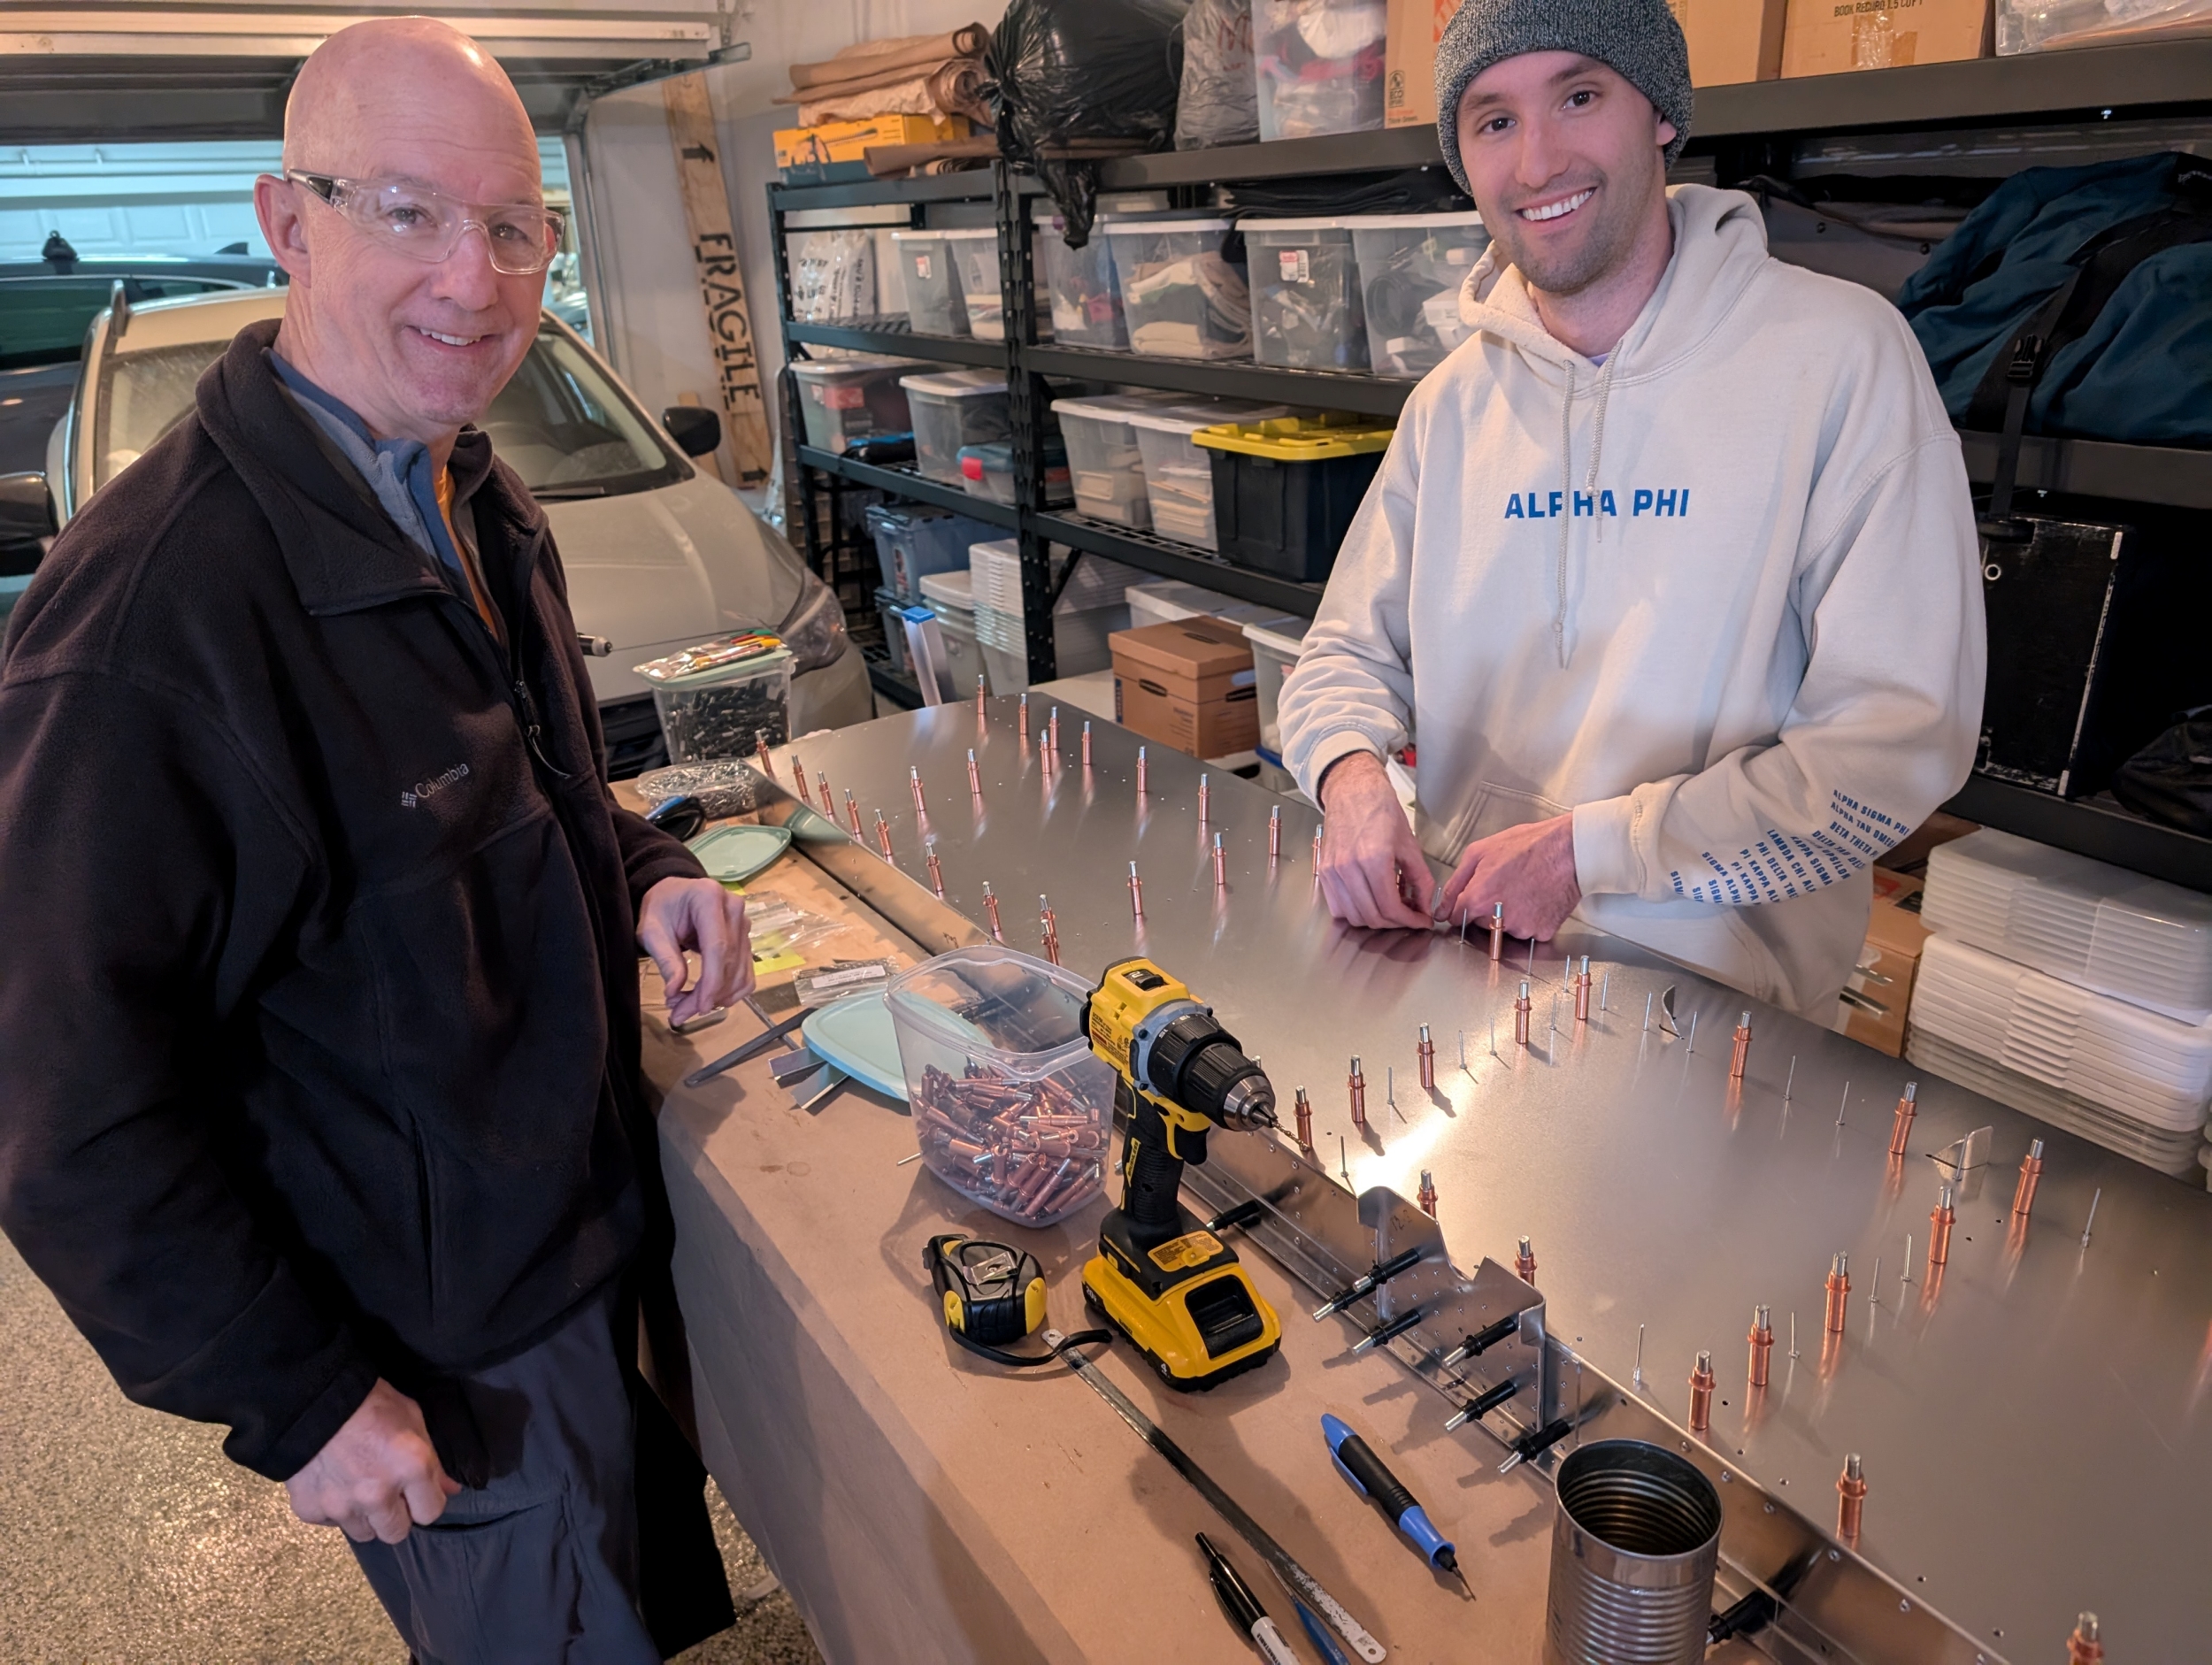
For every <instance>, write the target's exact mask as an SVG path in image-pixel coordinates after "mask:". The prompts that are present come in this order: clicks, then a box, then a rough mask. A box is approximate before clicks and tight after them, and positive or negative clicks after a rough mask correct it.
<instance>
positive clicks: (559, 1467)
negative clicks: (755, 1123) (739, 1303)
mask: <svg viewBox="0 0 2212 1665" xmlns="http://www.w3.org/2000/svg"><path fill="white" fill-rule="evenodd" d="M633 1314H634V1308H631V1307H629V1306H628V1305H627V1304H626V1303H621V1302H618V1301H617V1300H616V1298H615V1297H614V1296H613V1295H612V1294H609V1295H608V1296H606V1297H605V1298H603V1299H601V1300H596V1301H590V1302H588V1303H587V1304H586V1306H585V1307H584V1308H582V1309H581V1310H580V1311H579V1312H578V1313H577V1314H576V1316H574V1317H572V1318H571V1319H570V1320H569V1322H568V1323H567V1324H565V1325H563V1326H562V1328H561V1329H559V1330H557V1331H555V1332H554V1333H553V1334H552V1335H551V1336H549V1337H548V1338H547V1339H545V1340H543V1341H541V1342H540V1343H539V1344H538V1345H537V1346H536V1347H532V1348H531V1349H530V1350H529V1351H528V1352H526V1353H522V1354H518V1355H516V1356H515V1357H514V1358H511V1359H509V1360H508V1361H507V1362H504V1363H503V1364H498V1365H495V1366H493V1367H492V1368H490V1369H489V1370H483V1371H480V1372H479V1373H478V1374H477V1375H475V1376H472V1377H467V1378H466V1379H465V1380H463V1381H461V1382H459V1383H457V1384H451V1385H449V1391H450V1392H451V1393H453V1394H455V1395H457V1398H458V1400H461V1401H463V1402H464V1403H465V1407H466V1412H467V1413H468V1415H469V1417H470V1420H472V1422H473V1423H474V1432H475V1434H476V1435H478V1436H480V1439H481V1442H482V1446H481V1449H482V1459H483V1462H482V1466H483V1468H484V1469H485V1471H486V1472H485V1474H484V1475H482V1476H480V1478H484V1479H485V1484H483V1485H479V1486H472V1487H470V1489H468V1490H466V1491H464V1492H460V1493H459V1494H458V1495H457V1496H456V1497H454V1498H453V1499H452V1500H450V1501H449V1502H448V1503H447V1504H446V1507H445V1513H444V1514H443V1515H440V1516H439V1517H438V1520H437V1522H436V1523H434V1524H433V1525H430V1526H418V1527H416V1528H415V1529H414V1530H413V1531H411V1532H409V1533H408V1534H407V1536H406V1538H404V1539H403V1540H402V1541H401V1542H399V1543H397V1544H381V1543H367V1544H355V1545H354V1546H353V1553H354V1555H355V1557H356V1558H357V1560H358V1561H360V1563H361V1569H362V1571H364V1572H365V1573H366V1574H367V1575H368V1578H369V1584H370V1585H371V1587H372V1588H373V1589H374V1590H375V1592H376V1595H377V1600H380V1601H381V1602H382V1603H383V1604H384V1610H385V1611H386V1612H387V1613H388V1614H390V1615H391V1617H392V1623H394V1624H395V1625H396V1626H397V1627H398V1629H399V1633H400V1636H401V1637H402V1638H403V1639H404V1640H405V1642H406V1643H407V1646H409V1647H410V1648H411V1649H413V1650H414V1654H415V1658H416V1659H417V1660H418V1661H420V1665H538V1662H539V1661H560V1662H561V1665H660V1659H661V1652H660V1649H659V1648H658V1647H657V1646H654V1643H653V1638H652V1636H651V1634H650V1633H649V1631H648V1630H647V1628H646V1624H645V1621H644V1620H643V1619H642V1618H641V1617H640V1615H639V1601H638V1506H637V1483H636V1431H635V1428H634V1413H633V1410H632V1406H631V1400H630V1387H629V1380H628V1377H626V1374H625V1372H624V1370H623V1368H622V1364H621V1362H620V1360H619V1359H618V1356H617V1354H616V1351H615V1347H616V1336H615V1331H616V1328H617V1324H618V1317H623V1318H628V1319H629V1321H630V1322H629V1325H628V1327H629V1331H630V1338H629V1339H630V1345H631V1346H632V1347H635V1345H636V1340H635V1338H636V1324H635V1320H634V1316H632V1315H633ZM458 1409H459V1407H458V1406H449V1407H448V1408H445V1409H444V1410H443V1412H442V1415H443V1416H445V1417H448V1418H449V1417H450V1416H452V1415H453V1414H454V1413H455V1412H456V1411H457V1410H458ZM440 1420H441V1414H440V1413H438V1412H434V1413H433V1414H432V1433H433V1436H434V1438H437V1439H438V1444H439V1446H440V1449H441V1451H442V1452H444V1451H447V1450H448V1446H449V1441H448V1440H447V1439H445V1438H443V1437H441V1436H440V1429H439V1427H438V1423H439V1421H440ZM452 1464H453V1458H452V1456H451V1455H450V1454H448V1466H449V1468H450V1467H451V1466H452ZM454 1477H455V1478H456V1479H464V1480H465V1477H464V1476H463V1475H461V1474H458V1473H457V1474H456V1475H455V1476H454Z"/></svg>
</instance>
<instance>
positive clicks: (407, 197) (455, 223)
mask: <svg viewBox="0 0 2212 1665" xmlns="http://www.w3.org/2000/svg"><path fill="white" fill-rule="evenodd" d="M284 178H285V179H287V180H289V181H290V182H291V183H293V184H295V185H297V186H300V187H302V188H304V189H306V190H309V191H311V192H312V193H313V194H314V195H315V196H318V197H319V198H321V200H322V201H323V202H325V203H328V204H329V205H330V206H331V207H332V208H334V209H336V210H337V211H338V212H340V213H341V214H343V215H344V216H345V217H346V218H347V219H349V220H351V221H352V222H353V223H354V224H355V225H356V226H359V227H360V228H361V230H362V231H363V232H364V233H365V234H367V235H368V236H370V237H372V238H373V239H374V240H375V241H376V242H380V243H381V244H383V245H384V246H385V247H386V248H388V249H397V250H398V251H399V252H400V253H401V254H403V255H406V256H408V257H410V258H411V259H416V260H420V261H423V262H425V263H426V264H427V265H436V264H437V263H438V262H439V261H441V260H443V259H444V258H445V257H447V256H448V255H449V254H451V253H452V252H453V250H454V248H455V247H456V245H457V244H458V243H459V242H460V241H461V237H462V234H464V233H465V232H466V231H467V230H468V229H469V228H470V227H471V226H474V227H475V228H476V229H477V230H479V231H480V232H482V233H483V234H484V242H485V244H486V246H487V247H488V248H489V249H490V250H491V257H492V269H493V270H494V271H495V272H505V273H506V274H507V275H508V276H510V277H518V278H519V277H527V276H529V275H531V274H532V273H533V272H542V271H544V270H545V268H546V267H547V265H549V264H550V263H551V261H552V258H553V254H554V251H555V250H556V249H558V248H559V247H560V242H561V226H562V224H563V223H564V222H563V221H562V219H561V216H560V214H559V212H558V211H557V210H554V209H550V208H540V207H538V206H537V205H536V204H534V203H499V204H495V205H492V206H488V207H487V206H485V205H483V204H480V203H464V202H460V201H457V199H455V198H453V197H450V196H445V195H444V194H443V193H442V192H439V191H433V190H426V189H425V188H423V187H421V186H419V185H411V184H409V183H407V182H406V181H404V180H342V179H338V178H336V177H334V175H331V174H328V173H305V172H303V170H301V169H298V168H287V169H286V170H285V171H284Z"/></svg>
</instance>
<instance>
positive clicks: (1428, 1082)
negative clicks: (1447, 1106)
mask: <svg viewBox="0 0 2212 1665" xmlns="http://www.w3.org/2000/svg"><path fill="white" fill-rule="evenodd" d="M1420 1053H1421V1090H1422V1091H1423V1092H1424V1093H1433V1092H1435V1091H1436V1043H1435V1042H1434V1041H1432V1040H1430V1039H1429V1026H1428V1025H1427V1024H1422V1025H1421V1048H1420ZM1432 1212H1433V1210H1432Z"/></svg>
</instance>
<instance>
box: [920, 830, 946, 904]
mask: <svg viewBox="0 0 2212 1665" xmlns="http://www.w3.org/2000/svg"><path fill="white" fill-rule="evenodd" d="M922 853H923V855H925V856H927V857H928V860H929V887H930V888H931V889H932V890H933V891H935V892H936V893H937V900H938V901H939V902H942V901H944V899H945V870H944V869H943V868H941V867H940V866H938V864H937V840H935V839H933V838H931V839H924V840H922Z"/></svg>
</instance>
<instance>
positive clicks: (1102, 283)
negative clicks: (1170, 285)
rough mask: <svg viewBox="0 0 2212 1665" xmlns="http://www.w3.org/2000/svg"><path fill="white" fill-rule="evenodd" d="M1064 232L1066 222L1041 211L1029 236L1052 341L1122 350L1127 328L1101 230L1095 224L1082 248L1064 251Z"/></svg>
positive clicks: (1111, 255) (1110, 254) (1111, 253)
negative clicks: (1048, 303) (1045, 296)
mask: <svg viewBox="0 0 2212 1665" xmlns="http://www.w3.org/2000/svg"><path fill="white" fill-rule="evenodd" d="M1066 229H1067V221H1066V220H1064V219H1062V218H1061V217H1060V216H1059V215H1057V214H1054V213H1040V214H1038V215H1037V216H1036V222H1035V226H1034V228H1033V231H1032V232H1031V235H1030V242H1031V249H1032V251H1033V254H1034V256H1035V258H1036V265H1037V266H1038V269H1039V270H1040V271H1041V272H1043V274H1044V280H1045V290H1046V293H1047V294H1048V295H1049V296H1050V297H1051V311H1052V334H1053V339H1054V340H1056V341H1059V342H1060V343H1061V344H1062V345H1064V346H1070V347H1105V348H1111V349H1117V350H1118V349H1125V348H1126V347H1127V346H1128V345H1129V327H1128V325H1127V324H1126V323H1125V321H1124V320H1123V318H1122V311H1121V285H1120V283H1119V282H1118V280H1117V279H1116V277H1115V274H1114V251H1113V249H1112V247H1111V245H1110V244H1109V243H1108V242H1107V241H1106V228H1105V226H1104V225H1103V224H1102V223H1097V222H1094V224H1093V225H1092V226H1091V236H1090V241H1089V242H1086V243H1085V244H1084V245H1083V246H1082V247H1081V248H1080V249H1071V248H1069V247H1068V243H1067V238H1066V236H1065V235H1064V233H1065V231H1066Z"/></svg>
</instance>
